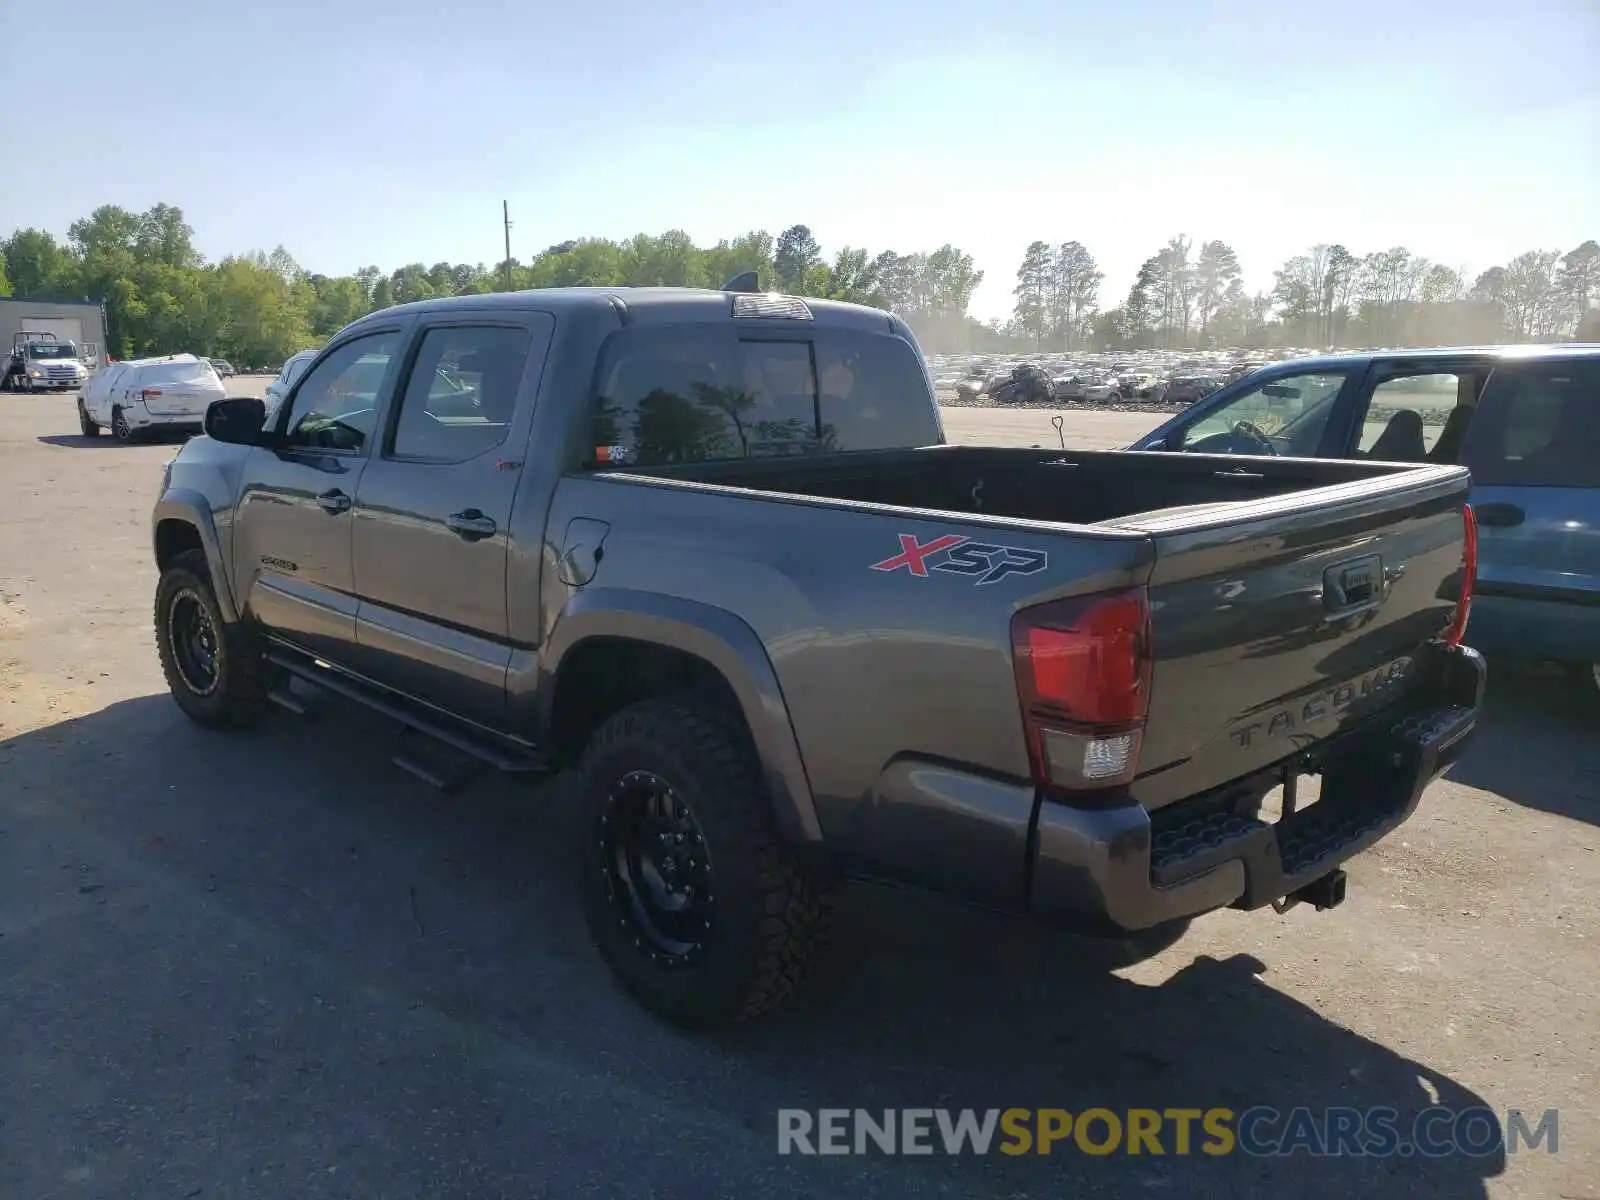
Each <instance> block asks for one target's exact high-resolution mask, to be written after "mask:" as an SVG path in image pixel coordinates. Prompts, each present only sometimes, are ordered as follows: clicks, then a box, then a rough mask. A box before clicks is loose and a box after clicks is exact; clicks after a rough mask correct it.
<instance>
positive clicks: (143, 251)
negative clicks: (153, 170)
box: [133, 204, 202, 268]
mask: <svg viewBox="0 0 1600 1200" xmlns="http://www.w3.org/2000/svg"><path fill="white" fill-rule="evenodd" d="M133 252H134V256H135V257H136V258H138V259H139V260H140V261H141V262H154V263H162V264H164V265H165V266H169V267H178V268H193V267H198V266H199V265H200V264H201V261H202V260H201V258H200V252H199V251H198V250H196V249H195V248H194V230H193V229H192V228H190V226H189V224H188V222H187V221H185V220H184V219H183V210H182V209H181V208H174V207H173V206H172V205H170V204H157V205H156V206H155V207H153V208H150V209H148V210H146V211H145V212H143V213H140V214H139V217H138V222H137V226H136V228H135V230H134V235H133Z"/></svg>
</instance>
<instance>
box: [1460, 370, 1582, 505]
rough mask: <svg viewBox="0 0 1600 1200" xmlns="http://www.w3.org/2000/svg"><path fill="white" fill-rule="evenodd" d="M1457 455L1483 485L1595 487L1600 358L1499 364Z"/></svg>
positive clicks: (1475, 479)
mask: <svg viewBox="0 0 1600 1200" xmlns="http://www.w3.org/2000/svg"><path fill="white" fill-rule="evenodd" d="M1463 461H1464V462H1465V464H1466V466H1467V467H1468V468H1469V469H1470V470H1471V471H1472V480H1473V482H1474V483H1480V484H1484V485H1487V486H1513V487H1600V360H1586V361H1577V362H1538V363H1514V364H1503V365H1502V366H1501V367H1500V368H1499V369H1497V370H1496V371H1495V373H1494V374H1493V375H1492V376H1490V378H1489V382H1488V384H1487V386H1486V387H1485V388H1484V392H1483V399H1482V401H1481V403H1480V405H1479V411H1478V414H1477V416H1476V417H1475V418H1474V419H1473V422H1472V425H1471V428H1470V429H1469V431H1468V433H1467V443H1466V450H1465V453H1464V455H1463Z"/></svg>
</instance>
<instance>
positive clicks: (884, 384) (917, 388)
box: [816, 329, 940, 450]
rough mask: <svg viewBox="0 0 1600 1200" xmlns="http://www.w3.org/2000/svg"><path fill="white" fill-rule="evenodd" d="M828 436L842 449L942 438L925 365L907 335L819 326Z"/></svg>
mask: <svg viewBox="0 0 1600 1200" xmlns="http://www.w3.org/2000/svg"><path fill="white" fill-rule="evenodd" d="M816 353H817V375H818V385H819V391H820V401H819V409H820V413H821V418H822V431H823V437H824V439H825V440H826V441H827V442H828V444H829V445H830V446H831V447H832V448H833V449H836V450H893V449H896V448H898V447H902V446H932V445H935V444H937V443H938V441H939V440H940V429H939V423H938V411H937V406H936V405H935V403H934V401H933V397H932V396H931V395H930V394H929V393H928V390H927V384H926V382H925V377H924V374H923V370H922V366H921V364H920V363H919V362H918V361H917V355H916V352H915V351H914V350H912V348H911V346H910V344H909V343H908V342H906V341H904V340H903V339H901V338H897V337H883V336H875V335H871V334H865V335H864V334H858V333H854V332H851V331H846V330H831V329H823V330H818V331H817V339H816Z"/></svg>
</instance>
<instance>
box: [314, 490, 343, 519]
mask: <svg viewBox="0 0 1600 1200" xmlns="http://www.w3.org/2000/svg"><path fill="white" fill-rule="evenodd" d="M317 504H318V505H319V506H321V508H322V511H323V512H325V513H330V514H332V515H333V516H338V515H339V514H340V513H342V512H349V511H350V497H349V496H346V495H345V494H344V493H343V492H341V491H340V490H339V489H338V488H334V489H333V490H332V491H331V492H323V493H322V495H320V496H318V497H317Z"/></svg>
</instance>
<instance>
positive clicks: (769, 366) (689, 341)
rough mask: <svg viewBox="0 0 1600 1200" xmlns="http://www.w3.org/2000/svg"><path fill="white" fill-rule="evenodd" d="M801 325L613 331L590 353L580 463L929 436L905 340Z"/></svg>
mask: <svg viewBox="0 0 1600 1200" xmlns="http://www.w3.org/2000/svg"><path fill="white" fill-rule="evenodd" d="M808 334H809V335H810V336H808V337H805V338H798V339H797V338H780V337H777V336H762V334H760V333H756V332H751V331H749V330H747V329H740V328H737V327H735V326H732V325H726V326H716V325H698V326H687V327H682V326H680V327H667V326H663V327H654V328H650V327H646V328H640V329H632V330H624V331H622V332H621V333H617V334H614V335H613V336H612V338H611V339H610V341H609V342H608V343H607V345H606V349H605V351H604V353H603V354H602V356H601V363H600V371H599V376H598V381H597V388H596V390H597V396H596V400H595V410H594V418H593V425H592V429H591V434H590V439H589V440H590V443H591V445H590V447H589V448H588V449H589V455H588V457H587V461H588V462H589V463H592V464H607V463H609V464H616V465H635V466H665V465H668V464H673V463H693V462H716V461H722V460H727V459H744V458H769V457H776V456H782V455H797V454H827V453H833V452H835V451H846V450H881V449H889V448H893V447H898V446H921V445H928V444H931V443H933V442H936V441H938V440H939V427H938V424H937V420H936V417H935V409H934V404H933V398H932V395H931V394H930V392H929V390H928V383H927V376H926V375H925V373H924V372H923V369H922V365H921V362H920V360H919V359H918V358H917V356H916V354H915V353H914V352H913V351H912V349H911V347H910V345H909V344H907V343H906V342H904V341H902V340H901V339H899V338H895V337H889V336H884V335H873V334H864V333H859V332H856V331H852V330H834V329H815V330H808Z"/></svg>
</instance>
